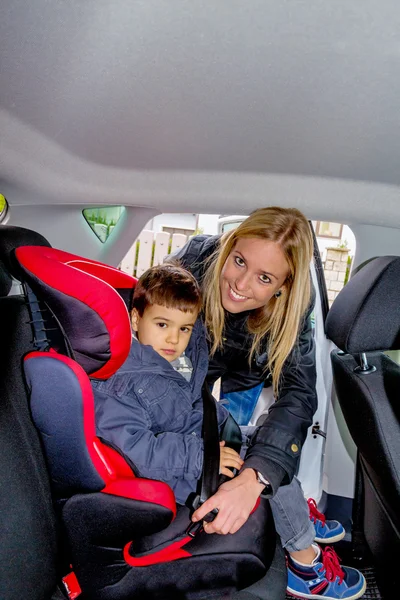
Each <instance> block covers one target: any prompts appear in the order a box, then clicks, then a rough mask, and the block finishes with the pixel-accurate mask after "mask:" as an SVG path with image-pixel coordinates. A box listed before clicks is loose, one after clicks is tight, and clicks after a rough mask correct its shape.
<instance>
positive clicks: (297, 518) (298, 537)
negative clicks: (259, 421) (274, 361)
mask: <svg viewBox="0 0 400 600" xmlns="http://www.w3.org/2000/svg"><path fill="white" fill-rule="evenodd" d="M262 389H263V384H262V383H261V384H260V385H258V386H256V387H254V388H252V389H250V390H244V391H239V392H231V393H229V394H224V393H223V391H221V399H222V398H224V399H225V400H228V403H227V405H226V406H227V408H228V409H229V412H230V413H231V414H232V416H233V417H234V418H235V420H236V422H237V423H238V424H239V425H242V427H241V429H242V435H243V438H244V439H246V438H247V439H248V438H249V437H250V436H251V435H252V433H253V432H254V430H255V429H256V428H255V427H246V426H245V427H243V425H247V423H248V422H249V421H250V419H251V415H252V414H253V410H254V407H255V405H256V404H257V400H258V397H259V395H260V394H261V390H262ZM224 404H225V403H224ZM270 503H271V509H272V514H273V517H274V522H275V529H276V532H277V534H278V535H279V536H280V538H281V542H282V546H283V547H284V548H285V549H286V550H287V551H288V552H297V551H299V550H305V549H306V548H308V547H309V546H311V544H312V543H313V541H314V537H315V529H314V525H313V524H312V522H311V521H310V517H309V510H308V504H307V502H306V499H305V497H304V494H303V490H302V488H301V485H300V482H299V480H298V479H297V478H296V477H295V478H294V479H293V480H292V482H291V483H290V484H289V485H283V486H281V487H280V488H279V489H278V491H277V493H276V494H275V496H274V497H273V498H272V499H271V500H270Z"/></svg>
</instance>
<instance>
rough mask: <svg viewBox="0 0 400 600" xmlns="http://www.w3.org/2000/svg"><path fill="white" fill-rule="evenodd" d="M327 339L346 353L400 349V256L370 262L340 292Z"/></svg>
mask: <svg viewBox="0 0 400 600" xmlns="http://www.w3.org/2000/svg"><path fill="white" fill-rule="evenodd" d="M326 334H327V336H328V337H329V338H330V339H331V340H332V341H333V342H334V343H335V344H336V345H337V346H338V347H339V348H340V349H341V350H343V351H344V352H347V353H349V354H357V353H363V352H370V351H374V350H398V349H400V257H399V256H380V257H378V258H375V259H373V260H371V261H370V262H368V263H367V264H366V265H365V266H364V267H363V268H362V269H361V270H360V271H358V272H357V273H356V274H355V275H354V276H353V277H352V278H351V279H350V281H349V282H348V283H347V285H345V287H344V288H343V289H342V290H341V292H340V293H339V295H338V296H337V298H336V299H335V301H334V303H333V304H332V307H331V309H330V311H329V313H328V316H327V319H326Z"/></svg>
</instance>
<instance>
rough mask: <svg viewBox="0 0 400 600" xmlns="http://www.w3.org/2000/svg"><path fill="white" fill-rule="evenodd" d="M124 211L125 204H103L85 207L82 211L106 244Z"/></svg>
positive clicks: (88, 222)
mask: <svg viewBox="0 0 400 600" xmlns="http://www.w3.org/2000/svg"><path fill="white" fill-rule="evenodd" d="M124 211H125V207H124V206H101V207H93V208H85V209H84V210H83V211H82V213H83V216H84V217H85V220H86V222H87V224H88V225H89V227H90V228H91V229H92V231H93V232H94V233H95V234H96V236H97V237H98V238H99V240H100V241H101V242H103V244H104V243H105V242H106V241H107V239H108V238H109V237H110V235H111V233H112V231H113V229H114V227H115V226H116V224H117V223H118V221H119V220H120V218H121V217H122V214H123V212H124Z"/></svg>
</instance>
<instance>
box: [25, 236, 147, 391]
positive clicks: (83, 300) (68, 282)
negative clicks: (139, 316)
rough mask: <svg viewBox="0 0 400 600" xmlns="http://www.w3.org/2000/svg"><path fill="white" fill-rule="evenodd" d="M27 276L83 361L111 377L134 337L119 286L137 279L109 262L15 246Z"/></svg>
mask: <svg viewBox="0 0 400 600" xmlns="http://www.w3.org/2000/svg"><path fill="white" fill-rule="evenodd" d="M15 258H16V260H17V262H18V264H19V268H20V271H21V273H20V274H19V278H20V279H21V280H22V281H25V282H26V283H27V284H28V285H29V287H30V288H31V289H32V290H33V292H34V293H35V294H36V296H37V298H38V299H39V300H41V301H43V302H44V303H45V304H46V306H47V307H48V308H49V309H50V311H51V313H52V314H53V315H54V316H55V317H56V319H57V320H58V322H59V323H60V325H61V327H62V329H63V331H64V333H65V336H66V337H67V340H68V342H69V345H70V347H71V348H72V350H73V353H74V358H75V360H76V361H77V362H78V364H79V365H80V366H81V367H82V368H83V369H84V370H85V371H86V373H87V374H88V375H90V376H91V377H95V378H97V379H107V378H108V377H110V376H111V375H112V374H113V373H115V371H117V369H119V367H120V366H121V365H122V364H123V362H124V361H125V359H126V358H127V356H128V353H129V349H130V346H131V341H132V334H131V325H130V319H129V314H128V311H127V308H126V305H125V302H124V300H123V299H122V298H121V296H120V294H119V293H118V292H117V291H116V289H121V288H122V289H125V290H129V291H130V290H132V289H133V287H134V286H135V283H136V279H135V278H134V277H131V276H130V275H127V274H126V273H123V272H122V271H119V270H118V269H115V268H114V267H110V266H108V265H105V264H102V263H99V262H97V261H93V260H89V259H85V258H82V257H80V256H76V255H74V254H70V253H68V252H63V251H62V250H56V249H54V248H48V247H44V246H22V247H19V248H16V250H15Z"/></svg>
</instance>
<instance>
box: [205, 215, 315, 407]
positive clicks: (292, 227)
mask: <svg viewBox="0 0 400 600" xmlns="http://www.w3.org/2000/svg"><path fill="white" fill-rule="evenodd" d="M242 238H258V239H263V240H268V241H271V242H276V243H278V244H279V245H280V247H281V248H282V250H283V253H284V255H285V258H286V261H287V263H288V265H289V275H288V277H287V279H286V281H285V283H284V285H283V286H282V288H281V292H282V293H281V295H280V296H279V297H278V298H277V297H275V296H272V298H271V299H270V300H269V302H268V304H267V305H266V306H264V307H262V308H259V309H255V310H254V311H252V312H251V313H250V316H249V319H248V321H247V323H248V330H249V332H250V333H252V334H254V335H253V342H252V346H251V350H250V354H249V363H250V364H251V360H252V358H253V356H254V355H255V354H256V353H257V352H259V350H260V347H261V342H262V341H263V339H264V338H265V337H266V336H268V340H267V343H268V349H267V350H268V351H267V354H268V361H267V365H266V370H267V369H268V370H269V371H270V372H271V374H272V381H273V387H274V392H275V395H277V394H278V391H279V382H280V376H281V373H282V368H283V365H284V363H285V361H286V359H287V357H288V356H289V354H290V352H291V350H292V349H293V347H294V345H295V344H296V341H297V338H298V335H299V331H300V328H301V326H302V324H303V318H304V314H305V312H306V310H307V307H308V306H309V303H310V296H311V282H310V273H309V269H310V262H311V259H312V255H313V237H312V233H311V228H310V225H309V223H308V221H307V219H306V218H305V216H304V215H303V214H302V213H301V212H300V211H299V210H297V209H295V208H279V207H276V206H271V207H268V208H260V209H258V210H255V211H254V212H253V213H251V215H250V216H249V217H248V218H247V219H246V220H245V221H243V223H241V224H240V225H239V227H237V228H236V229H234V230H233V231H230V232H228V233H226V234H224V235H223V236H222V237H221V238H220V241H219V245H218V248H217V249H216V251H215V252H214V254H213V255H212V256H210V258H209V259H208V260H209V264H208V266H207V269H206V273H205V276H204V280H203V290H204V291H203V297H204V305H205V306H204V311H205V322H206V326H207V329H208V331H209V332H210V335H211V341H212V347H211V355H213V354H214V353H215V352H216V350H217V349H218V348H222V347H223V335H224V325H225V313H224V309H223V306H222V304H221V292H220V278H221V271H222V269H223V267H224V265H225V262H226V260H227V258H228V256H229V254H230V253H231V252H232V250H233V249H234V247H235V245H236V242H237V241H238V240H239V239H242Z"/></svg>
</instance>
